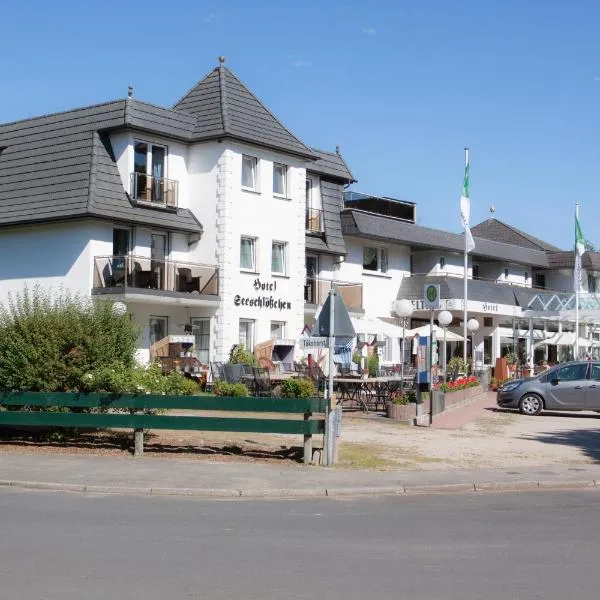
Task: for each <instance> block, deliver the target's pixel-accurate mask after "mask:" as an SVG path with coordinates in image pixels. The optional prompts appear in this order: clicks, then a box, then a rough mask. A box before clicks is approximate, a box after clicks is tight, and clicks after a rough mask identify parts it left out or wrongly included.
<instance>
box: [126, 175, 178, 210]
mask: <svg viewBox="0 0 600 600" xmlns="http://www.w3.org/2000/svg"><path fill="white" fill-rule="evenodd" d="M178 183H179V182H177V181H175V180H174V179H165V178H164V177H153V176H152V175H146V174H145V173H132V174H131V197H132V198H133V199H134V200H137V201H138V202H148V203H149V204H156V205H157V206H164V207H167V208H177V193H178V187H179V186H178Z"/></svg>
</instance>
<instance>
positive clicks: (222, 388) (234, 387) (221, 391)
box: [213, 379, 249, 397]
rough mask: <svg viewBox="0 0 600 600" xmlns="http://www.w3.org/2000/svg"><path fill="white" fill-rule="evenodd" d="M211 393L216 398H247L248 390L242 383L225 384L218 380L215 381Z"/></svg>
mask: <svg viewBox="0 0 600 600" xmlns="http://www.w3.org/2000/svg"><path fill="white" fill-rule="evenodd" d="M213 391H214V393H215V394H216V395H217V396H236V397H244V396H249V392H248V388H247V387H246V386H245V385H244V384H243V383H226V382H225V381H221V380H220V379H219V380H217V381H215V385H214V386H213Z"/></svg>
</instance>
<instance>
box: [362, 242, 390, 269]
mask: <svg viewBox="0 0 600 600" xmlns="http://www.w3.org/2000/svg"><path fill="white" fill-rule="evenodd" d="M367 248H369V249H371V250H377V269H367V268H365V249H367ZM384 255H385V267H386V268H385V270H383V269H382V263H383V260H382V259H383V256H384ZM362 270H363V273H367V274H373V273H379V274H380V275H386V274H387V273H388V271H389V270H390V269H389V253H388V249H387V248H385V247H383V246H363V248H362Z"/></svg>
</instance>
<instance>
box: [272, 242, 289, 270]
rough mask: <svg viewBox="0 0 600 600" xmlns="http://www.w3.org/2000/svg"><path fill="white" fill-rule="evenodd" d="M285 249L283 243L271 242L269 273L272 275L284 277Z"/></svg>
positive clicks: (285, 245)
mask: <svg viewBox="0 0 600 600" xmlns="http://www.w3.org/2000/svg"><path fill="white" fill-rule="evenodd" d="M286 247H287V244H286V243H285V242H273V244H272V245H271V273H273V275H285V263H286V256H285V254H286V252H285V251H286Z"/></svg>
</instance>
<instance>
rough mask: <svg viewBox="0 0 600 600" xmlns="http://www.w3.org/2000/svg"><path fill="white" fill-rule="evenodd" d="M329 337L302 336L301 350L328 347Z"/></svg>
mask: <svg viewBox="0 0 600 600" xmlns="http://www.w3.org/2000/svg"><path fill="white" fill-rule="evenodd" d="M328 341H329V338H326V337H307V338H300V349H301V350H319V349H321V348H327V343H328Z"/></svg>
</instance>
